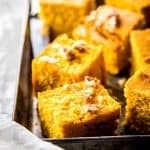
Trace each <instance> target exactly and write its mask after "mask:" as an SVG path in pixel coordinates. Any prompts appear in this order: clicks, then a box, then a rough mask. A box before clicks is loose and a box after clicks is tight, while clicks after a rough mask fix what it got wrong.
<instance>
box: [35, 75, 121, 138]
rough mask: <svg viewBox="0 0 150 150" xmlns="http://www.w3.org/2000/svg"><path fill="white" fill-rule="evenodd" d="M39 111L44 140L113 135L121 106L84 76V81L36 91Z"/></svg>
mask: <svg viewBox="0 0 150 150" xmlns="http://www.w3.org/2000/svg"><path fill="white" fill-rule="evenodd" d="M38 111H39V117H40V121H41V127H42V131H43V132H42V133H43V135H44V136H46V137H52V138H69V137H85V136H98V135H112V134H113V133H114V130H115V129H116V128H117V121H116V120H117V119H118V118H119V116H120V104H119V103H118V102H116V101H115V100H114V99H113V98H112V97H110V96H109V94H108V92H107V90H106V89H104V87H103V86H102V85H101V84H100V82H99V80H97V79H96V78H93V77H89V76H86V77H85V79H84V81H81V82H78V83H73V84H65V85H64V86H63V87H59V88H55V89H53V90H47V91H44V92H39V93H38Z"/></svg>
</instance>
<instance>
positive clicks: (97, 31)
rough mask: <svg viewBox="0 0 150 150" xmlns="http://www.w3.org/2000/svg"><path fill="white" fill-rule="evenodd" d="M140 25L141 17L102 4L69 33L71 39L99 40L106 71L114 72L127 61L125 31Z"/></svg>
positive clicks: (141, 24) (127, 33)
mask: <svg viewBox="0 0 150 150" xmlns="http://www.w3.org/2000/svg"><path fill="white" fill-rule="evenodd" d="M143 24H144V22H143V16H141V15H139V14H137V13H133V12H128V11H124V10H120V9H117V8H114V7H111V6H107V5H103V6H100V7H98V8H97V10H95V11H92V12H91V14H90V15H89V16H87V17H86V18H85V20H84V23H83V24H81V25H79V26H78V27H76V28H75V29H74V30H73V32H72V35H73V38H74V39H85V40H86V41H88V42H91V43H94V44H100V43H103V44H104V46H106V49H105V48H104V49H103V50H104V51H103V53H104V62H105V65H106V70H107V71H108V72H109V73H111V74H118V73H119V72H120V71H121V70H123V69H124V68H125V67H126V66H127V64H128V57H129V55H130V50H129V46H128V45H129V33H130V32H131V31H132V29H134V28H141V27H142V26H143ZM108 54H109V55H108Z"/></svg>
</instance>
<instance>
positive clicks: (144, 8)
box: [105, 0, 150, 27]
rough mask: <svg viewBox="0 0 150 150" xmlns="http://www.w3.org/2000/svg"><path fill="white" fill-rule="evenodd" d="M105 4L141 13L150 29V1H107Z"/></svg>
mask: <svg viewBox="0 0 150 150" xmlns="http://www.w3.org/2000/svg"><path fill="white" fill-rule="evenodd" d="M105 3H106V4H108V5H112V6H115V7H118V8H121V9H126V10H130V11H134V12H137V13H141V14H143V15H144V16H145V20H146V24H147V25H148V26H149V27H150V18H149V16H150V0H121V1H120V0H105Z"/></svg>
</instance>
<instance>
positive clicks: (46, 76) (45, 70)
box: [32, 34, 105, 91]
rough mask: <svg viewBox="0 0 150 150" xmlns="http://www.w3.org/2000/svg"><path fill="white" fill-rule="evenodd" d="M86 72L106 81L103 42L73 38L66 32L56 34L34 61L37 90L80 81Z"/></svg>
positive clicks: (34, 77) (34, 84)
mask: <svg viewBox="0 0 150 150" xmlns="http://www.w3.org/2000/svg"><path fill="white" fill-rule="evenodd" d="M85 75H90V76H94V77H97V78H98V79H100V80H101V83H105V66H104V62H103V56H102V46H94V45H92V44H88V43H87V42H85V41H83V40H73V39H71V38H69V37H68V35H66V34H63V35H60V36H59V37H57V38H56V39H55V40H54V41H53V42H52V43H51V44H50V45H49V46H48V47H47V48H45V49H44V50H43V51H42V52H41V54H40V55H39V56H38V57H36V58H34V59H33V61H32V85H33V89H34V91H43V90H47V89H52V88H55V87H59V86H62V85H64V84H65V83H72V82H77V81H80V80H82V79H83V78H84V76H85Z"/></svg>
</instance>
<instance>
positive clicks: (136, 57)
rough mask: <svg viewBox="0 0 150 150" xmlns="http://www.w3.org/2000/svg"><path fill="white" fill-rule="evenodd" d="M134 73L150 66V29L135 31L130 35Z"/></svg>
mask: <svg viewBox="0 0 150 150" xmlns="http://www.w3.org/2000/svg"><path fill="white" fill-rule="evenodd" d="M130 43H131V50H132V51H131V53H132V61H131V62H132V71H131V72H132V73H134V72H135V71H137V70H138V69H140V68H141V67H143V66H145V65H147V64H150V29H145V30H134V31H132V32H131V34H130Z"/></svg>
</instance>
